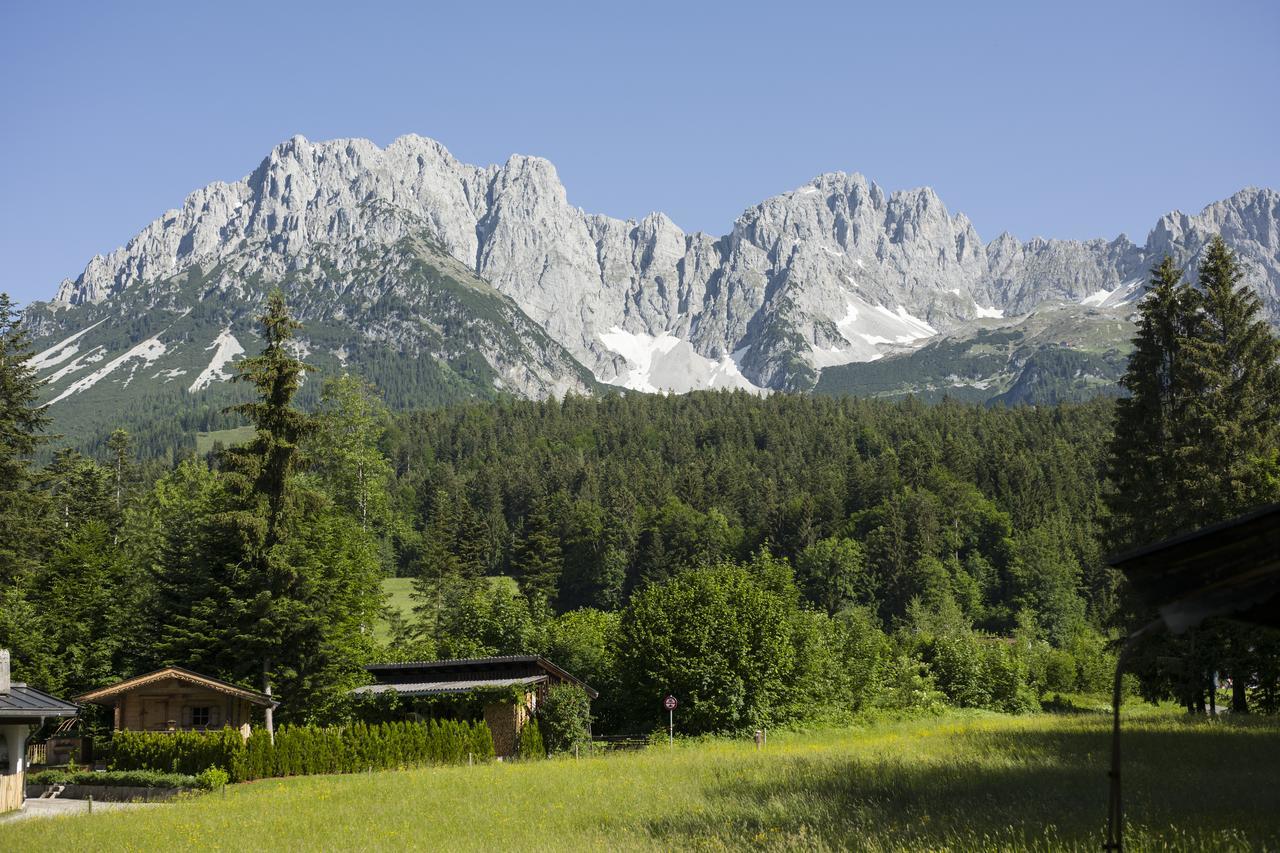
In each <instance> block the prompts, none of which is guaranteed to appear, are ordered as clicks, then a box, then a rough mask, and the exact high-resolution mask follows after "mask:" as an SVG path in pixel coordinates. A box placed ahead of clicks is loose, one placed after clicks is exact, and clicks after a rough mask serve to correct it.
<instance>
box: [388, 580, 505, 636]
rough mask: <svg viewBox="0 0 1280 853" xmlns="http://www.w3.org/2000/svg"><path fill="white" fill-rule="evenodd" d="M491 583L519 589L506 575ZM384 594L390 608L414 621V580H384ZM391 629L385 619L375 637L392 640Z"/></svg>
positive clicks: (490, 581) (496, 585)
mask: <svg viewBox="0 0 1280 853" xmlns="http://www.w3.org/2000/svg"><path fill="white" fill-rule="evenodd" d="M489 583H491V584H493V585H494V587H505V588H507V589H509V590H510V591H511V592H512V593H515V592H516V591H517V589H518V587H517V586H516V580H515V578H512V577H507V576H506V575H495V576H493V577H491V578H489ZM382 592H383V594H384V595H386V597H387V606H388V607H390V608H391V609H392V610H393V611H396V612H397V613H399V614H400V615H401V616H403V617H404V618H405V619H406V620H412V619H413V597H412V596H413V578H383V580H382ZM390 628H391V626H390V624H389V623H388V622H387V621H386V620H385V619H383V620H380V621H379V622H378V624H377V625H375V626H374V629H373V631H374V636H376V637H377V638H378V639H379V640H382V641H386V640H388V639H390Z"/></svg>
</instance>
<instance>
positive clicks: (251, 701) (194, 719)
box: [76, 666, 279, 737]
mask: <svg viewBox="0 0 1280 853" xmlns="http://www.w3.org/2000/svg"><path fill="white" fill-rule="evenodd" d="M76 701H77V702H87V703H92V704H95V705H105V706H106V707H108V708H112V709H113V711H114V716H113V720H112V728H114V729H115V730H116V731H138V732H174V731H182V732H191V731H194V732H203V731H216V730H218V729H221V728H224V727H230V728H233V729H239V730H240V733H241V734H243V735H244V736H245V737H248V736H249V731H250V727H251V725H252V723H254V722H258V721H261V720H263V719H265V716H266V713H265V712H266V711H267V710H268V709H274V708H275V707H276V705H277V704H279V703H278V702H276V701H275V700H274V699H272V697H270V696H268V695H267V694H265V693H260V692H258V691H257V690H250V689H248V688H246V687H240V686H239V685H235V684H231V683H229V682H226V681H222V680H220V679H217V678H210V677H209V676H207V675H201V674H200V673H198V672H192V671H191V670H189V669H183V668H182V667H178V666H166V667H165V668H164V669H157V670H156V671H155V672H148V673H147V674H145V675H139V676H137V677H136V678H129V679H125V680H124V681H120V682H117V683H115V684H111V685H108V686H106V687H100V688H98V689H97V690H91V691H89V692H88V693H85V694H84V695H82V696H77V697H76Z"/></svg>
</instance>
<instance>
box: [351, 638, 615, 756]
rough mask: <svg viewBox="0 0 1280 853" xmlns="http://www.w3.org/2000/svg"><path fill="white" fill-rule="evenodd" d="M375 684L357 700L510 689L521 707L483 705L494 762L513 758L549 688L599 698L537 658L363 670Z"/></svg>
mask: <svg viewBox="0 0 1280 853" xmlns="http://www.w3.org/2000/svg"><path fill="white" fill-rule="evenodd" d="M365 669H367V670H368V671H369V673H370V674H371V675H372V676H373V677H374V679H375V680H376V683H374V684H369V685H365V686H364V687H357V688H356V689H355V693H356V694H357V695H377V694H380V693H390V692H392V691H394V692H395V693H396V695H397V696H404V697H408V698H412V697H427V696H447V695H451V694H452V695H463V694H469V693H477V692H479V693H483V692H484V691H505V690H508V689H512V688H514V690H515V692H516V693H517V694H518V695H519V696H522V697H523V698H522V699H521V700H520V701H516V702H511V701H495V702H487V703H485V705H484V720H485V722H486V723H488V724H489V731H490V732H491V733H492V734H493V748H494V752H495V753H496V754H497V755H498V756H502V757H505V756H509V755H515V753H516V749H517V747H518V745H519V743H520V730H521V729H522V728H524V724H525V722H527V721H528V720H529V718H530V717H531V716H533V715H534V714H535V713H537V710H538V705H539V704H540V703H541V702H542V700H543V699H545V698H546V695H547V688H549V687H550V686H551V685H553V684H572V685H574V686H576V687H579V688H581V689H582V690H583V691H584V692H585V693H586V694H587V696H588V697H590V698H591V699H595V698H597V697H598V696H599V695H600V694H598V693H597V692H596V691H594V690H592V689H591V688H590V687H588V686H587V685H586V684H585V683H584V682H583V681H581V680H580V679H578V678H575V677H574V676H573V675H570V674H569V673H568V672H565V671H564V670H563V669H561V668H560V667H558V666H556V665H555V664H554V663H552V662H551V661H549V660H547V659H546V658H544V657H541V656H539V655H506V656H503V657H491V658H454V659H449V660H434V661H414V662H412V663H379V664H373V665H371V666H367V667H365Z"/></svg>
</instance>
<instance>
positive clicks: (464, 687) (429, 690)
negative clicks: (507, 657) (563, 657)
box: [352, 675, 548, 696]
mask: <svg viewBox="0 0 1280 853" xmlns="http://www.w3.org/2000/svg"><path fill="white" fill-rule="evenodd" d="M547 678H548V676H545V675H528V676H525V677H523V678H476V679H471V680H469V681H409V682H403V683H389V684H366V685H365V686H363V687H357V688H356V689H355V690H353V691H352V692H353V693H363V694H379V693H390V692H391V691H393V690H394V691H395V692H396V693H398V694H399V695H401V696H440V695H444V694H447V693H466V692H468V691H471V690H481V689H484V688H487V687H488V688H502V687H518V686H521V685H527V684H539V683H541V682H543V681H546V680H547Z"/></svg>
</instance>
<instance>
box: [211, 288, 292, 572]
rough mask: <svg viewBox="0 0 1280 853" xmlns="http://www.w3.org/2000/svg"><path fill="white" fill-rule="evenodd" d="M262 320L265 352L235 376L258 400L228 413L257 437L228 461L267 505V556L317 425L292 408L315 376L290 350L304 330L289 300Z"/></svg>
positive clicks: (270, 303)
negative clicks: (291, 480)
mask: <svg viewBox="0 0 1280 853" xmlns="http://www.w3.org/2000/svg"><path fill="white" fill-rule="evenodd" d="M258 319H259V321H260V322H261V323H262V332H263V338H264V340H265V341H266V347H265V348H264V349H263V351H262V352H261V353H259V354H258V355H256V356H253V357H252V358H246V359H243V360H242V361H239V362H237V363H236V371H237V372H236V376H235V381H237V382H248V383H250V384H251V385H253V386H254V388H255V389H257V392H258V399H256V400H253V401H251V402H247V403H241V404H239V405H236V406H231V407H230V408H228V409H227V410H226V411H228V412H235V413H236V414H240V415H243V416H244V417H246V418H248V419H249V421H250V422H251V423H252V424H253V426H254V428H255V430H256V433H255V435H254V438H253V440H252V441H250V442H248V443H247V444H244V445H242V446H239V447H233V448H230V449H228V450H227V451H226V460H227V467H228V469H229V470H231V471H233V472H236V473H238V474H239V475H240V476H241V478H242V480H243V485H244V486H247V487H248V492H247V494H253V495H257V496H260V497H261V498H263V499H264V500H265V501H266V506H267V513H266V530H265V535H264V536H263V538H262V544H261V549H262V550H263V551H265V550H267V549H270V548H271V547H272V546H273V545H275V544H276V543H277V542H279V541H280V537H281V533H282V532H283V530H282V527H283V526H282V520H283V517H284V512H285V499H286V497H287V493H288V488H289V475H290V474H291V473H292V472H293V470H294V469H295V468H296V467H298V464H299V461H300V459H299V445H300V443H301V442H302V440H303V439H304V438H306V437H307V436H308V435H309V434H310V433H311V432H312V431H313V430H314V423H313V421H312V420H311V418H310V417H309V416H308V415H306V414H304V413H303V412H300V411H299V410H297V409H295V408H294V407H293V397H294V395H295V394H297V393H298V389H299V388H301V387H302V380H303V377H304V376H305V375H306V372H307V371H309V370H311V368H310V367H309V366H308V365H305V364H303V363H302V362H301V361H299V360H298V359H297V358H295V357H294V356H293V354H292V353H291V352H290V348H289V342H290V341H291V340H292V339H293V333H294V331H295V330H296V329H299V328H301V326H302V324H301V323H299V322H298V321H297V320H294V319H293V318H292V317H290V316H289V312H288V309H287V308H286V307H285V303H284V296H283V295H282V294H281V293H280V291H278V290H277V291H274V292H272V294H271V295H270V296H269V297H268V299H267V307H266V311H265V312H264V313H263V314H262V316H261V317H259V318H258ZM279 582H280V580H279V579H277V580H276V583H279ZM272 588H273V589H274V588H275V584H273V587H272Z"/></svg>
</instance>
